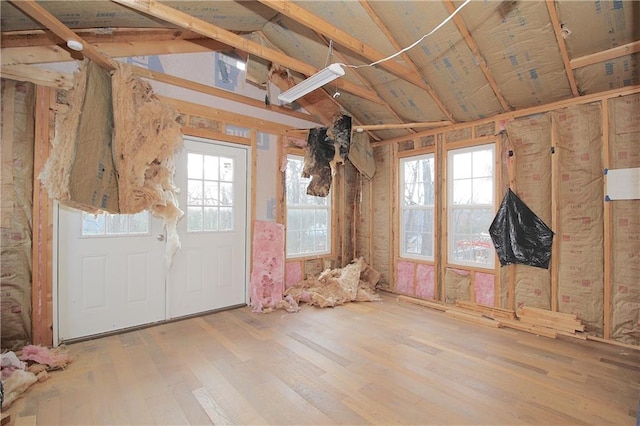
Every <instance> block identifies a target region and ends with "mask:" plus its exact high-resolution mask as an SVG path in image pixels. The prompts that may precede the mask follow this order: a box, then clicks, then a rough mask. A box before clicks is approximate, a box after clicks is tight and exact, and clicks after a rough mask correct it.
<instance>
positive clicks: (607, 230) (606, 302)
mask: <svg viewBox="0 0 640 426" xmlns="http://www.w3.org/2000/svg"><path fill="white" fill-rule="evenodd" d="M602 139H603V147H602V162H603V166H604V168H605V170H608V169H609V168H611V151H610V148H611V147H610V141H609V101H608V100H603V101H602ZM602 183H603V185H604V188H606V187H607V175H606V174H605V175H604V180H603V182H602ZM603 207H604V212H603V218H602V220H603V222H604V223H603V225H604V283H603V284H604V288H603V308H604V309H603V310H604V315H603V337H604V338H605V339H610V338H611V296H612V278H613V268H612V267H611V261H612V256H613V242H612V241H611V238H612V236H613V232H612V231H613V230H612V226H613V224H612V222H611V221H612V217H611V216H612V215H611V213H612V212H611V208H612V207H611V203H610V202H609V201H606V200H605V201H604V206H603Z"/></svg>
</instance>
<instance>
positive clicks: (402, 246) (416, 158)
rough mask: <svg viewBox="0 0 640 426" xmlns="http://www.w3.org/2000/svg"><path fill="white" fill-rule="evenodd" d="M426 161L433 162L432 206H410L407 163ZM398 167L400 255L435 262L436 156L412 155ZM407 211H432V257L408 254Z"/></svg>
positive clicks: (399, 163) (433, 154)
mask: <svg viewBox="0 0 640 426" xmlns="http://www.w3.org/2000/svg"><path fill="white" fill-rule="evenodd" d="M425 159H431V160H432V162H433V170H432V175H433V200H432V204H422V205H418V206H408V205H406V204H405V197H404V194H405V188H406V185H405V167H404V165H405V163H406V162H408V161H421V160H425ZM398 167H399V169H400V170H399V171H400V173H399V179H398V195H399V197H398V212H399V216H398V224H399V228H400V229H399V236H400V238H399V240H400V241H399V252H400V253H399V255H400V257H401V258H405V259H414V260H421V261H427V262H435V258H436V235H437V230H436V202H437V194H436V191H437V184H436V176H437V170H436V167H437V164H436V155H435V153H433V152H428V153H422V154H418V155H412V156H406V157H401V158H399V160H398ZM406 211H430V212H431V218H432V226H431V235H432V238H431V253H432V255H431V256H428V255H422V254H417V253H409V252H407V247H406V239H405V237H404V236H405V226H406V224H405V220H404V217H405V212H406Z"/></svg>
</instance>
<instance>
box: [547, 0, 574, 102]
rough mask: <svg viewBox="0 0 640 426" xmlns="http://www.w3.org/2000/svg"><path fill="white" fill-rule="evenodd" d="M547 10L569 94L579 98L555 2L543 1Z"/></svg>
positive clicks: (550, 0) (553, 0)
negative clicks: (569, 90) (569, 88)
mask: <svg viewBox="0 0 640 426" xmlns="http://www.w3.org/2000/svg"><path fill="white" fill-rule="evenodd" d="M545 4H546V5H547V10H548V11H549V18H550V19H551V25H552V26H553V32H554V33H555V35H556V41H557V42H558V49H560V55H561V56H562V63H563V64H564V72H565V74H566V75H567V79H568V80H569V86H570V87H571V93H572V94H573V96H580V92H579V91H578V85H577V83H576V77H575V75H573V69H572V68H571V62H570V61H569V53H568V52H567V46H566V44H565V42H564V36H563V35H562V27H561V26H560V18H558V11H557V10H556V3H555V0H545Z"/></svg>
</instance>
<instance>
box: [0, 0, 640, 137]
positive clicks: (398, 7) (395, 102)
mask: <svg viewBox="0 0 640 426" xmlns="http://www.w3.org/2000/svg"><path fill="white" fill-rule="evenodd" d="M461 6H463V7H462V9H461V10H460V11H459V13H458V14H456V15H455V16H454V17H453V18H452V19H451V20H450V21H448V22H447V23H446V24H444V25H442V26H441V27H440V28H439V29H438V30H437V31H435V32H434V33H433V34H431V35H429V36H428V37H425V38H424V39H423V40H422V41H421V42H419V43H418V44H417V45H416V46H415V47H413V48H411V49H409V50H407V51H406V52H404V53H400V54H398V55H396V56H394V57H393V58H392V59H389V60H386V61H383V62H381V63H379V64H378V65H375V66H369V64H371V63H372V62H374V61H378V60H380V59H383V58H386V57H388V56H391V55H394V54H395V53H397V52H400V51H401V50H402V49H403V48H405V47H407V46H409V45H411V44H412V43H414V42H416V41H417V40H419V39H420V38H421V37H423V36H424V35H426V34H428V33H429V32H430V31H432V30H433V29H434V28H436V27H437V26H438V25H439V24H440V23H442V22H443V21H444V20H445V19H446V18H447V17H448V16H449V15H451V14H452V13H453V12H454V11H455V10H456V9H457V8H459V7H461ZM0 12H1V21H0V24H1V31H2V57H3V59H2V66H3V71H4V70H5V69H7V70H8V69H9V67H11V66H24V65H31V64H37V63H39V62H56V61H60V60H69V59H70V58H69V55H70V51H69V50H68V49H67V48H66V46H65V44H64V42H63V40H66V39H68V37H69V35H70V34H71V35H75V37H76V38H77V39H80V40H83V41H84V42H85V45H86V46H87V47H88V48H85V50H84V51H83V53H84V54H85V55H86V56H88V57H90V58H91V59H94V60H96V58H97V59H98V61H99V63H101V65H102V66H105V67H108V66H109V61H110V60H111V58H112V57H113V58H115V57H120V56H134V55H149V54H166V53H182V52H195V51H207V50H216V51H225V52H231V51H234V52H235V53H236V54H238V55H241V56H242V57H245V58H246V57H249V58H256V59H257V60H259V61H262V63H266V64H268V65H270V68H271V74H270V75H271V81H272V83H274V84H277V85H278V86H279V87H280V88H281V89H286V88H288V87H290V86H291V85H293V84H295V83H296V82H297V81H300V80H301V79H302V78H304V77H305V76H308V75H311V74H313V73H315V72H316V71H317V70H319V69H322V68H324V67H325V66H326V65H328V63H330V62H339V63H343V64H346V65H347V66H346V68H345V69H346V75H345V76H344V77H343V78H340V79H338V80H336V83H331V84H330V85H328V86H325V88H324V90H320V91H315V92H313V93H311V94H309V95H307V96H305V98H303V99H301V100H299V101H298V104H299V106H302V107H303V108H304V110H306V111H308V112H309V113H311V114H313V115H314V118H315V120H316V121H319V122H327V121H328V120H330V118H331V116H332V115H333V114H335V113H336V112H344V113H347V114H349V115H351V116H352V117H353V118H354V122H355V123H357V124H359V125H363V126H365V127H368V129H369V130H370V133H371V134H372V136H373V137H374V139H377V140H382V139H390V138H396V137H402V136H405V135H407V134H410V133H415V132H418V131H420V130H424V129H425V128H428V127H432V126H440V125H446V124H449V123H457V122H466V121H472V120H477V119H480V118H483V117H489V116H492V115H495V114H499V113H502V112H506V111H511V110H519V109H523V108H528V107H532V106H536V105H542V104H547V103H551V102H554V101H558V100H563V99H569V98H572V97H578V96H582V95H586V94H592V93H598V92H603V91H607V90H611V89H617V88H620V87H624V86H631V85H638V84H640V76H639V68H640V65H639V61H640V2H639V1H607V0H592V1H553V0H546V1H545V0H541V1H533V0H515V1H513V0H510V1H480V0H473V1H470V2H468V3H463V2H462V1H451V0H432V1H425V0H423V1H416V0H407V1H405V0H394V1H378V0H370V1H366V0H360V1H357V0H347V1H289V0H259V1H231V0H224V1H189V0H181V1H155V0H114V1H109V0H99V1H90V0H81V1H79V0H75V1H72V0H68V1H55V0H47V1H38V2H35V1H24V0H20V1H7V0H2V1H1V10H0ZM74 33H75V34H74ZM74 55H75V56H74V58H76V59H78V58H81V56H78V54H77V53H74ZM336 91H339V93H340V96H339V97H336V98H334V97H333V96H332V95H333V94H334V93H335V92H336ZM293 107H296V105H294V106H293ZM287 108H288V106H287Z"/></svg>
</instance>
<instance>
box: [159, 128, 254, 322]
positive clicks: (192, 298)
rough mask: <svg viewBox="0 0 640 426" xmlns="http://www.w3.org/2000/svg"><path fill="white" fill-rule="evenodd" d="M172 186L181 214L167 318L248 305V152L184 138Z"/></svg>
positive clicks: (242, 149)
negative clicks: (177, 191) (176, 191)
mask: <svg viewBox="0 0 640 426" xmlns="http://www.w3.org/2000/svg"><path fill="white" fill-rule="evenodd" d="M185 162H186V167H180V168H178V170H177V171H176V178H175V181H176V185H177V186H178V187H179V188H183V189H182V191H181V192H180V195H179V201H180V207H181V208H182V209H183V210H184V212H185V217H183V218H182V220H181V221H180V222H178V234H179V235H180V239H181V245H182V247H181V249H180V250H179V251H178V252H177V253H176V256H175V258H174V261H173V266H172V268H171V271H170V276H169V299H168V301H167V302H168V310H169V316H170V317H171V318H175V317H181V316H185V315H190V314H194V313H198V312H205V311H209V310H214V309H219V308H224V307H228V306H233V305H238V304H244V303H246V294H247V290H246V289H247V287H246V285H247V241H246V240H247V214H248V209H247V150H246V149H245V148H239V147H236V146H231V145H225V144H218V143H216V144H212V143H207V142H206V141H204V140H202V139H198V138H193V137H185V140H184V150H183V151H182V153H181V158H180V164H185Z"/></svg>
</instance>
